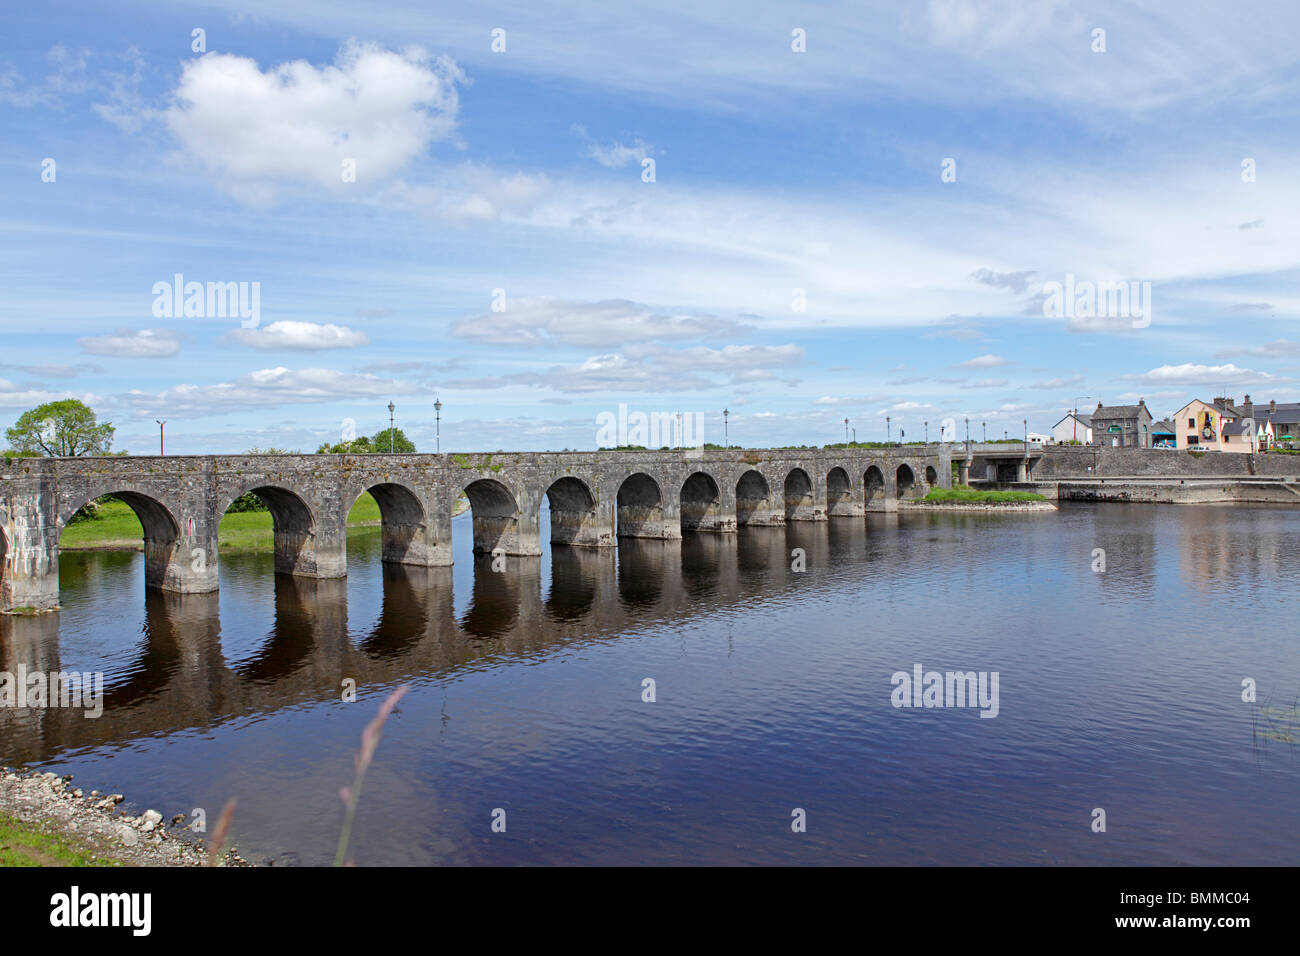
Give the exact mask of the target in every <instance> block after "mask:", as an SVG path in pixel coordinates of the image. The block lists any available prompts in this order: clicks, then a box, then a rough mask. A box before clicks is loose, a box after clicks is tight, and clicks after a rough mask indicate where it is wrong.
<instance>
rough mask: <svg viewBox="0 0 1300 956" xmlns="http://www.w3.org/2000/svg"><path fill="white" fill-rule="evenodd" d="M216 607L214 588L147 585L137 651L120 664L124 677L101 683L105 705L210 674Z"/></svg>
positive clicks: (109, 708)
mask: <svg viewBox="0 0 1300 956" xmlns="http://www.w3.org/2000/svg"><path fill="white" fill-rule="evenodd" d="M219 608H220V602H219V599H218V596H217V594H216V592H211V591H210V592H208V593H206V594H180V593H177V592H175V591H147V592H146V593H145V596H144V609H145V618H144V620H145V623H144V642H143V644H142V645H141V646H140V657H139V658H138V661H137V663H135V664H134V665H132V666H131V667H130V668H129V669H126V670H124V673H125V674H127V675H128V676H127V679H126V680H125V681H123V682H120V683H116V684H113V685H112V686H106V687H105V690H104V711H105V712H106V713H114V714H116V713H120V712H122V711H125V710H126V709H127V708H129V707H132V706H136V705H139V704H142V703H146V702H148V701H151V700H153V699H154V698H155V697H156V696H158V695H159V694H161V693H162V692H164V691H166V690H167V689H168V687H169V685H170V684H172V683H173V681H175V680H178V679H184V678H189V679H190V680H192V681H195V682H197V683H198V684H199V685H202V684H204V683H205V682H206V681H207V680H208V679H210V677H211V673H212V672H213V671H215V670H218V669H220V667H221V666H222V657H221V619H220V617H219V614H218V611H219ZM203 662H207V664H206V666H204V663H203ZM206 692H207V688H206V687H203V688H202V690H201V691H200V693H201V694H202V695H206Z"/></svg>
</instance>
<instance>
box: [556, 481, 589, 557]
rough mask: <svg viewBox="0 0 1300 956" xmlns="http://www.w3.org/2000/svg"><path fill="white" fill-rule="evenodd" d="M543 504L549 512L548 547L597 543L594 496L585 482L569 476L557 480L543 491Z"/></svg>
mask: <svg viewBox="0 0 1300 956" xmlns="http://www.w3.org/2000/svg"><path fill="white" fill-rule="evenodd" d="M546 502H547V506H548V507H549V508H550V512H551V544H568V545H577V546H586V545H597V544H599V543H600V534H599V529H598V518H599V516H598V515H597V512H596V496H595V495H593V494H592V493H591V489H590V488H589V487H587V483H586V482H585V481H582V480H581V479H580V478H574V477H573V476H572V475H565V476H564V477H563V478H558V479H556V480H555V481H553V482H551V486H550V487H549V488H547V489H546Z"/></svg>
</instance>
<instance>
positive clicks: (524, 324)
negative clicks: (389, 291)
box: [451, 297, 748, 348]
mask: <svg viewBox="0 0 1300 956" xmlns="http://www.w3.org/2000/svg"><path fill="white" fill-rule="evenodd" d="M505 306H506V307H505V311H504V312H492V311H487V312H483V313H481V314H479V315H474V316H469V317H468V318H465V319H461V320H460V321H459V322H457V323H455V324H454V325H453V326H452V328H451V334H452V335H454V336H456V337H457V338H461V339H466V340H469V341H474V342H487V343H490V344H493V345H511V346H516V347H518V346H531V345H554V344H557V343H562V344H565V345H576V346H584V347H596V348H599V347H604V346H615V347H616V346H619V345H627V344H630V343H636V342H651V341H683V340H690V339H702V338H725V337H732V336H735V335H738V334H740V333H741V332H744V331H746V330H747V329H748V326H745V325H742V324H741V323H739V322H735V321H732V320H731V319H721V318H718V317H716V316H711V315H693V314H689V313H665V312H655V311H653V310H652V309H651V308H650V307H649V306H645V305H640V304H638V303H636V302H629V301H627V300H626V299H605V300H602V301H599V302H576V301H571V300H566V299H552V298H519V299H511V298H509V297H507V298H506V300H505Z"/></svg>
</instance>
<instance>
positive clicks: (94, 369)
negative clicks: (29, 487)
mask: <svg viewBox="0 0 1300 956" xmlns="http://www.w3.org/2000/svg"><path fill="white" fill-rule="evenodd" d="M268 8H271V9H268ZM557 9H558V8H556V7H554V6H552V5H547V4H539V3H536V2H531V3H504V2H502V3H497V2H487V3H476V4H473V5H450V4H448V5H436V4H429V3H424V2H418V0H409V2H382V0H376V2H371V3H367V4H356V3H353V2H347V0H313V2H306V0H287V2H275V3H262V2H258V3H253V2H251V0H250V2H244V0H222V2H216V3H206V4H188V3H176V2H166V3H164V2H157V3H152V2H137V3H121V4H115V5H114V6H113V9H112V10H111V11H110V10H107V9H105V6H104V5H103V4H99V3H68V2H58V0H55V2H50V3H43V4H41V5H40V6H39V8H27V9H21V10H20V9H15V8H13V7H12V6H10V7H7V8H6V9H5V11H4V13H3V14H0V17H2V18H3V20H2V23H3V30H2V31H0V117H3V122H2V123H0V145H2V146H3V148H2V149H0V242H3V250H4V256H3V259H0V273H2V274H3V280H4V286H5V291H6V294H5V295H4V296H3V298H2V299H0V324H2V325H3V329H4V348H3V350H0V420H3V421H4V422H5V423H6V424H8V423H9V422H11V421H12V420H13V419H14V418H16V417H17V415H18V414H20V413H21V412H22V411H23V410H24V409H26V408H29V407H31V406H33V405H35V404H37V403H39V402H42V401H48V400H51V399H55V398H62V397H67V396H75V397H78V398H81V399H83V400H85V401H87V402H89V403H90V404H91V405H92V406H93V407H94V408H95V409H96V410H97V411H98V412H99V413H100V416H101V418H107V419H110V420H111V421H113V422H114V424H115V425H116V426H117V440H116V443H115V447H116V448H118V449H123V448H125V449H129V450H131V451H133V452H141V453H145V452H151V451H153V450H154V449H156V447H157V426H156V425H155V424H154V421H155V419H157V418H165V419H167V422H168V424H167V446H168V451H169V452H176V453H196V454H197V453H205V452H231V451H242V450H245V449H247V448H249V447H254V446H257V447H268V446H277V447H283V448H288V449H300V450H304V451H310V450H314V449H315V447H316V446H317V445H318V444H319V443H320V442H322V441H326V440H329V441H337V440H338V439H339V437H340V434H341V432H342V430H343V428H344V422H345V421H346V420H349V419H350V420H352V421H354V422H355V423H356V424H355V427H356V429H357V431H358V432H359V433H370V432H373V431H375V430H377V429H379V428H381V427H384V426H386V425H387V409H386V406H387V404H388V402H389V401H392V402H394V403H395V405H396V406H397V420H398V424H399V425H401V426H402V427H403V428H404V429H406V430H407V432H408V434H410V435H411V436H412V438H413V439H414V440H415V441H416V443H417V445H418V446H419V447H420V448H421V449H422V450H431V449H432V446H433V438H434V416H433V408H432V406H433V402H434V399H435V398H441V401H442V402H443V405H444V407H443V422H442V426H443V427H442V437H443V445H442V447H443V450H445V451H460V450H465V451H469V450H494V449H497V448H502V449H542V448H554V449H558V448H566V447H567V448H591V447H594V446H595V443H596V434H597V416H598V415H599V414H600V413H601V412H605V411H616V410H617V409H618V406H619V405H620V404H626V405H628V406H629V408H630V409H632V410H642V411H646V412H651V411H668V412H675V411H680V412H684V413H695V412H702V413H704V415H705V423H706V435H705V437H706V439H708V440H713V441H721V440H722V424H721V410H722V409H723V408H724V407H726V408H729V409H730V413H731V414H730V437H731V440H732V441H733V443H737V444H747V445H751V446H763V445H770V444H778V443H791V442H792V443H798V444H804V443H807V444H821V443H825V442H830V441H835V440H839V439H842V438H843V434H844V426H843V419H844V418H845V417H847V418H849V419H850V423H851V427H854V428H856V430H857V436H858V438H859V439H861V440H877V439H882V438H884V433H885V416H886V415H888V416H890V418H891V419H892V422H893V427H894V429H895V433H894V434H895V437H897V432H896V429H897V428H898V427H899V426H900V424H901V427H903V428H904V429H906V431H907V438H909V439H911V438H919V437H921V435H922V432H923V428H924V426H923V424H922V423H923V422H924V421H927V420H928V421H929V422H930V434H931V437H935V436H936V435H937V428H938V423H939V422H940V421H942V420H943V419H945V418H948V419H955V420H957V421H959V422H960V421H961V419H962V418H964V417H967V416H969V417H970V418H971V419H972V421H981V422H987V423H988V431H989V434H990V436H992V435H999V436H1000V435H1001V434H1002V432H1003V430H1007V431H1009V432H1010V433H1011V434H1012V435H1016V434H1019V433H1020V431H1021V430H1022V427H1023V426H1022V425H1021V422H1022V421H1023V420H1025V419H1027V420H1028V422H1029V428H1030V430H1033V431H1040V432H1045V431H1047V430H1049V429H1050V427H1051V425H1052V424H1053V423H1054V422H1056V421H1057V420H1058V419H1059V418H1060V417H1061V416H1062V414H1063V412H1064V409H1065V408H1067V407H1068V406H1069V405H1070V404H1071V403H1072V402H1073V401H1074V400H1075V398H1076V397H1077V396H1088V398H1086V399H1080V401H1079V404H1080V406H1081V407H1084V406H1093V405H1095V404H1096V402H1097V401H1098V400H1099V399H1101V400H1104V401H1106V402H1107V403H1122V402H1135V401H1136V400H1137V399H1138V398H1139V397H1144V398H1145V399H1146V401H1147V403H1148V405H1149V406H1150V407H1151V408H1152V410H1153V412H1154V413H1155V414H1156V415H1157V416H1160V415H1164V414H1166V413H1168V412H1170V411H1172V410H1174V409H1176V408H1178V407H1180V406H1181V405H1183V404H1184V403H1185V402H1186V401H1188V400H1189V399H1191V398H1193V397H1201V398H1210V397H1213V396H1214V395H1216V394H1220V393H1222V392H1226V393H1227V394H1229V395H1231V396H1235V397H1238V398H1239V397H1241V395H1243V394H1245V393H1247V392H1249V393H1251V395H1252V397H1253V398H1254V399H1255V401H1256V402H1259V401H1267V400H1268V399H1270V398H1276V399H1277V400H1279V401H1294V400H1296V397H1297V396H1296V392H1297V384H1296V381H1297V372H1298V371H1300V334H1298V333H1297V332H1296V330H1295V329H1294V322H1295V321H1296V317H1297V315H1298V314H1300V295H1298V294H1297V288H1298V286H1297V278H1298V277H1300V241H1297V240H1300V235H1298V233H1300V215H1297V213H1300V191H1298V190H1297V185H1296V184H1297V181H1298V177H1300V166H1298V165H1297V162H1296V158H1295V157H1296V156H1297V155H1300V150H1298V149H1297V147H1298V146H1300V143H1298V142H1297V140H1298V139H1300V132H1298V131H1300V125H1298V124H1297V122H1296V119H1297V112H1300V107H1298V106H1297V104H1300V95H1298V94H1300V88H1298V87H1300V71H1297V70H1296V69H1295V52H1294V51H1295V50H1296V49H1297V48H1298V47H1300V29H1298V26H1300V13H1298V12H1297V11H1295V10H1292V9H1290V8H1288V7H1287V6H1286V5H1277V4H1273V3H1255V2H1233V3H1203V4H1196V5H1194V6H1190V7H1189V5H1187V4H1178V3H1172V2H1170V3H1165V4H1161V5H1155V4H1151V5H1147V6H1146V9H1144V10H1135V9H1134V6H1133V5H1131V4H1112V3H1090V4H1079V3H1068V2H1043V3H1034V4H1026V3H1022V2H1003V0H930V2H916V3H909V4H891V3H880V4H874V3H869V4H858V5H854V7H853V8H852V9H850V8H848V7H847V5H844V4H764V3H757V4H752V3H751V4H743V5H741V4H735V3H732V4H718V3H709V2H701V0H695V2H690V3H675V2H667V3H654V4H645V5H634V4H618V5H596V4H586V5H575V6H573V9H571V10H567V11H564V12H557ZM197 28H201V29H202V30H203V31H204V33H205V35H204V39H205V44H204V45H205V48H206V49H205V51H204V52H196V51H194V50H192V44H193V31H194V30H195V29H197ZM496 29H500V30H504V31H505V49H504V51H503V52H493V50H492V43H493V39H492V32H493V30H496ZM796 29H798V30H802V31H804V35H805V37H806V44H805V45H806V51H805V52H801V53H800V52H795V51H794V50H793V49H792V44H793V42H794V41H793V40H792V35H793V34H792V31H794V30H796ZM1098 29H1101V30H1104V31H1105V35H1104V40H1105V49H1104V51H1099V50H1095V49H1094V47H1096V46H1098V45H1099V44H1098V40H1097V38H1096V37H1095V35H1094V31H1096V30H1098ZM47 159H52V160H54V167H53V169H54V176H53V181H46V180H47V179H48V178H49V176H48V173H47V174H46V175H45V176H44V177H43V172H44V171H45V170H46V169H47V167H48V164H46V163H45V160H47ZM646 159H649V160H652V161H653V163H654V181H653V182H646V181H645V179H644V172H643V161H644V160H646ZM946 159H951V160H953V163H954V165H953V168H955V180H954V181H948V182H945V181H944V178H943V177H942V175H941V173H942V172H943V167H944V161H945V160H946ZM347 161H352V162H354V164H355V169H356V176H355V181H353V182H345V181H344V177H343V174H342V170H343V168H344V164H345V163H346V162H347ZM1243 163H1247V164H1248V166H1249V167H1250V168H1251V170H1253V177H1251V176H1246V175H1243ZM949 178H951V177H949ZM1248 180H1253V181H1248ZM178 273H180V274H183V275H184V277H185V279H186V280H187V281H197V282H201V283H208V282H221V283H230V282H233V283H249V284H250V288H251V283H257V284H258V289H259V294H260V311H259V315H258V317H257V325H256V327H248V328H245V327H243V324H242V323H241V322H240V321H239V319H238V318H234V319H232V318H230V317H228V316H217V315H203V316H190V317H184V316H181V317H165V316H164V317H159V316H157V315H155V314H154V300H155V296H154V293H153V289H154V286H155V284H156V283H159V282H165V283H170V282H171V281H172V278H173V276H174V275H176V274H178ZM1067 275H1072V276H1074V277H1075V278H1076V281H1078V282H1102V281H1120V280H1123V281H1128V282H1138V283H1143V282H1149V283H1150V289H1151V314H1150V321H1149V323H1145V322H1142V321H1137V322H1135V321H1133V320H1132V319H1131V318H1129V317H1126V316H1114V315H1108V316H1101V317H1095V318H1094V317H1088V316H1074V317H1062V316H1048V315H1045V314H1044V309H1043V306H1042V299H1043V293H1044V288H1045V283H1049V282H1053V281H1055V282H1060V283H1064V282H1065V281H1066V276H1067ZM495 290H502V291H501V292H495ZM795 290H802V294H801V295H800V294H799V293H796V291H795ZM494 295H495V299H494ZM800 299H802V302H803V303H804V308H803V309H802V310H801V309H799V308H798V307H797V303H798V301H799V300H800ZM494 302H495V304H496V306H497V310H494Z"/></svg>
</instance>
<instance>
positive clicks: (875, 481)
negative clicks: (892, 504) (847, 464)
mask: <svg viewBox="0 0 1300 956" xmlns="http://www.w3.org/2000/svg"><path fill="white" fill-rule="evenodd" d="M884 497H885V475H884V473H883V472H882V471H881V470H880V468H879V467H878V466H876V465H872V466H870V467H869V468H868V469H867V470H866V471H865V472H864V473H863V475H862V498H863V502H864V503H865V504H866V506H867V508H871V506H872V502H876V501H880V500H882V499H884Z"/></svg>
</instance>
